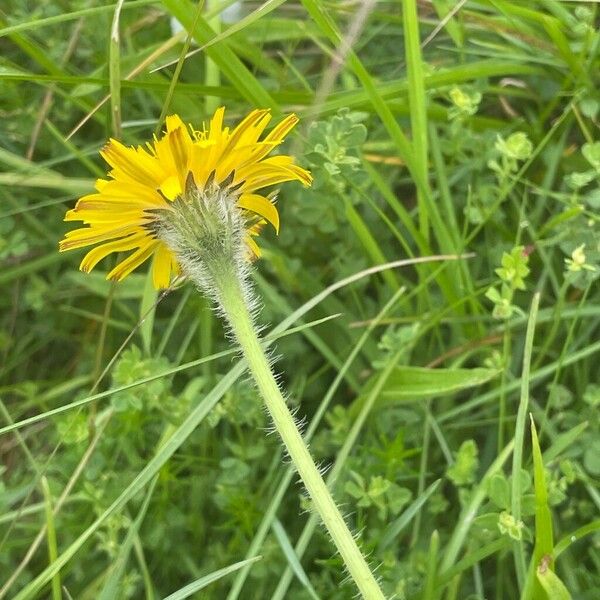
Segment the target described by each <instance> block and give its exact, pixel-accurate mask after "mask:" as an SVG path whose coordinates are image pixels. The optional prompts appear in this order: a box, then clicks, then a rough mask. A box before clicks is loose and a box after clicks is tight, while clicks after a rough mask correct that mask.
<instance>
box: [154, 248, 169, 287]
mask: <svg viewBox="0 0 600 600" xmlns="http://www.w3.org/2000/svg"><path fill="white" fill-rule="evenodd" d="M173 258H174V257H173V253H172V252H171V251H170V250H169V249H168V248H167V247H166V246H165V245H164V244H162V243H161V244H159V245H158V247H157V249H156V252H155V253H154V262H153V264H152V282H153V283H154V287H155V288H156V289H157V290H164V289H166V288H168V287H169V285H170V283H171V269H172V265H173Z"/></svg>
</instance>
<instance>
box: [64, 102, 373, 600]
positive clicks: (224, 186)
mask: <svg viewBox="0 0 600 600" xmlns="http://www.w3.org/2000/svg"><path fill="white" fill-rule="evenodd" d="M270 118H271V117H270V114H269V111H267V110H255V111H252V112H251V113H250V114H249V115H248V116H247V117H246V118H245V119H243V120H242V121H241V122H240V123H239V124H238V125H237V127H235V128H234V129H233V130H231V131H230V129H229V128H227V127H223V109H219V110H217V111H216V113H215V115H214V116H213V118H212V119H211V121H210V124H209V127H208V128H207V129H204V130H203V131H194V130H193V129H191V128H189V127H187V126H185V125H184V124H183V122H182V121H181V119H179V117H177V116H172V117H168V118H167V131H166V132H165V134H164V136H163V137H162V138H161V139H156V138H155V139H154V141H153V142H152V143H150V144H147V146H146V148H143V147H137V148H132V147H126V146H123V145H122V144H120V143H119V142H117V141H115V140H111V141H110V142H109V144H108V145H107V146H106V147H105V148H104V150H103V153H102V155H103V157H104V158H105V159H106V160H107V162H109V163H110V165H111V166H112V170H111V171H110V172H109V176H110V179H109V180H103V179H100V180H98V182H97V184H96V189H97V193H94V194H90V195H89V196H84V197H83V198H81V199H80V200H79V201H78V203H77V205H76V207H75V208H74V209H73V210H71V211H69V212H68V213H67V216H66V217H65V220H68V221H83V222H84V223H85V224H87V225H88V227H83V228H80V229H77V230H74V231H70V232H69V233H67V235H66V236H65V239H64V240H62V242H61V244H60V250H61V251H65V250H71V249H76V248H81V247H84V246H89V245H96V247H94V248H93V249H92V250H90V251H89V252H88V253H87V254H86V256H85V257H84V258H83V261H82V262H81V265H80V268H81V269H82V270H83V271H86V272H87V271H90V270H91V269H93V268H94V267H95V266H96V265H97V264H98V263H99V262H100V261H101V260H102V259H103V258H104V257H106V256H107V255H109V254H111V253H116V252H127V251H132V252H131V253H130V254H129V256H127V257H126V258H125V259H124V260H122V261H121V262H120V263H118V264H117V265H116V266H115V267H114V268H113V269H112V270H111V271H110V272H109V273H108V275H107V278H109V279H116V280H121V279H123V278H124V277H127V276H128V275H129V273H131V272H132V271H133V270H134V269H136V268H137V267H138V266H140V265H141V264H142V263H143V262H145V261H146V260H147V259H148V258H150V257H153V259H154V260H153V265H152V278H153V282H154V285H155V287H156V288H159V289H160V288H166V287H168V286H169V284H170V281H171V279H172V276H173V275H177V274H180V273H181V274H183V275H186V276H187V277H188V278H189V279H190V280H191V281H193V282H194V284H195V285H196V286H197V287H198V288H199V289H200V290H202V291H203V292H204V293H206V294H207V295H208V296H210V297H211V298H212V300H213V302H214V303H215V306H216V307H217V309H218V310H219V312H220V313H221V315H222V316H223V317H224V318H225V320H226V322H227V323H228V325H229V328H230V331H231V333H232V335H233V336H234V338H235V339H236V340H237V342H238V343H239V345H240V347H241V349H242V353H243V356H244V358H245V360H246V363H247V365H248V369H249V370H250V372H251V374H252V376H253V377H254V380H255V381H256V385H257V387H258V389H259V391H260V393H261V395H262V397H263V400H264V402H265V405H266V407H267V410H268V412H269V414H270V416H271V418H272V420H273V423H274V425H275V428H276V430H277V432H278V433H279V435H280V436H281V439H282V441H283V443H284V445H285V448H286V450H287V452H288V454H289V456H290V458H291V461H292V463H293V465H294V467H295V468H296V470H297V471H298V474H299V475H300V478H301V479H302V481H303V483H304V485H305V486H306V489H307V490H308V493H309V495H310V497H311V499H312V502H313V505H314V507H315V509H316V511H317V512H318V513H319V515H320V516H321V519H322V520H323V523H324V525H325V527H326V528H327V530H328V531H329V533H330V535H331V538H332V539H333V541H334V543H335V545H336V546H337V548H338V550H339V553H340V555H341V556H342V559H343V561H344V563H345V565H346V568H347V569H348V572H349V573H350V575H351V577H352V578H353V579H354V581H355V583H356V585H357V587H358V589H359V590H360V592H361V594H362V596H363V597H364V598H365V599H366V600H383V599H384V596H383V593H382V592H381V589H380V587H379V585H378V583H377V581H376V580H375V577H374V576H373V574H372V572H371V570H370V568H369V566H368V564H367V562H366V560H365V558H364V557H363V555H362V554H361V552H360V549H359V548H358V545H357V544H356V541H355V539H354V538H353V536H352V534H351V532H350V530H349V529H348V527H347V525H346V523H345V522H344V519H343V517H342V515H341V514H340V512H339V510H338V508H337V506H336V505H335V502H334V500H333V498H332V496H331V494H330V492H329V490H328V489H327V486H326V484H325V482H324V481H323V478H322V477H321V474H320V473H319V470H318V468H317V467H316V465H315V463H314V461H313V459H312V457H311V455H310V453H309V451H308V448H307V446H306V444H305V442H304V440H303V438H302V435H301V433H300V431H299V430H298V427H297V425H296V423H295V421H294V418H293V416H292V414H291V412H290V410H289V408H288V406H287V403H286V401H285V399H284V397H283V395H282V393H281V390H280V389H279V386H278V385H277V382H276V380H275V377H274V375H273V371H272V370H271V366H270V364H269V360H268V358H267V356H266V355H265V353H264V351H263V348H262V345H261V343H260V338H259V335H258V333H257V330H256V327H255V324H254V319H253V316H252V315H253V312H254V308H255V306H256V301H255V299H254V296H253V293H252V289H251V286H250V284H249V282H248V276H249V265H250V263H251V261H252V260H253V259H254V258H257V257H258V256H259V249H258V246H257V244H256V242H255V241H254V237H255V236H257V235H258V233H259V232H260V230H261V229H262V227H263V226H264V225H265V224H267V223H270V224H271V225H273V227H274V228H275V229H276V230H277V229H278V227H279V215H278V213H277V209H276V208H275V205H274V203H273V197H272V196H270V195H269V196H263V195H260V194H257V191H258V190H262V189H263V188H265V187H268V186H271V185H276V184H279V183H282V182H284V181H293V180H297V181H301V182H302V183H304V184H305V185H309V184H310V183H311V181H312V180H311V177H310V174H309V173H308V172H307V171H305V170H304V169H302V168H301V167H298V166H297V165H295V164H294V161H293V159H292V158H291V157H290V156H285V155H280V156H272V157H269V156H268V155H269V154H270V153H271V151H272V150H273V149H274V148H275V147H276V146H278V145H279V144H280V143H281V142H282V141H283V139H284V138H285V136H286V135H287V133H288V132H289V131H290V130H291V129H292V128H293V127H294V125H295V124H296V122H297V119H296V117H295V116H294V115H290V116H288V117H286V118H285V119H283V120H282V121H281V122H280V123H279V124H278V125H276V126H275V127H274V128H273V129H272V130H271V132H270V133H269V134H268V135H267V136H265V137H264V138H263V139H262V140H261V139H260V138H261V135H262V134H263V132H264V130H265V128H266V126H267V124H268V123H269V120H270Z"/></svg>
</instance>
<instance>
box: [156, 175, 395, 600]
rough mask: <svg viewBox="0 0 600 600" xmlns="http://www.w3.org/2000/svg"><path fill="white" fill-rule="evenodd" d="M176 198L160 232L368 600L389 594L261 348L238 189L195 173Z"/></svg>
mask: <svg viewBox="0 0 600 600" xmlns="http://www.w3.org/2000/svg"><path fill="white" fill-rule="evenodd" d="M177 202H178V203H180V206H179V208H178V209H177V210H174V211H173V213H164V215H163V216H162V217H161V220H160V223H161V225H160V227H159V228H158V236H159V237H160V238H161V239H162V240H163V241H164V242H165V243H166V244H167V245H168V246H169V247H170V248H171V249H172V250H173V251H174V252H175V254H176V256H177V257H178V259H179V262H180V264H181V267H182V270H183V272H184V273H185V274H187V276H188V277H189V278H190V279H191V280H192V281H194V283H195V284H196V285H197V286H198V287H199V288H200V289H202V290H203V291H205V292H207V293H208V294H210V295H211V297H212V298H213V300H214V302H215V305H216V306H217V307H218V309H219V311H220V312H221V313H222V315H223V316H224V318H225V319H226V321H227V323H228V324H229V327H230V329H231V332H232V334H233V336H234V337H235V339H236V340H237V342H238V343H239V345H240V347H241V349H242V353H243V355H244V358H245V359H246V362H247V364H248V368H249V370H250V372H251V374H252V376H253V377H254V380H255V382H256V385H257V387H258V389H259V391H260V393H261V395H262V397H263V399H264V402H265V404H266V407H267V409H268V411H269V414H270V416H271V418H272V420H273V423H274V425H275V428H276V430H277V432H278V433H279V435H280V436H281V439H282V440H283V443H284V445H285V448H286V450H287V452H288V454H289V456H290V458H291V460H292V463H293V464H294V466H295V468H296V469H297V471H298V473H299V475H300V477H301V479H302V481H303V482H304V485H305V486H306V489H307V490H308V492H309V495H310V497H311V499H312V501H313V504H314V506H315V508H316V510H317V511H318V513H319V514H320V516H321V518H322V520H323V523H324V524H325V526H326V527H327V529H328V531H329V533H330V534H331V537H332V539H333V541H334V542H335V544H336V546H337V548H338V550H339V552H340V554H341V555H342V558H343V560H344V562H345V564H346V566H347V568H348V571H349V572H350V574H351V576H352V577H353V579H354V580H355V582H356V584H357V586H358V588H359V589H360V591H361V593H362V595H363V596H364V598H367V599H369V600H371V599H374V600H375V599H379V598H383V597H384V596H383V594H382V592H381V590H380V589H379V586H378V584H377V582H376V581H375V579H374V577H373V575H372V573H371V571H370V569H369V567H368V565H367V562H366V561H365V559H364V557H363V556H362V554H361V552H360V550H359V548H358V546H357V544H356V542H355V540H354V538H353V536H352V534H351V533H350V531H349V530H348V527H347V526H346V523H345V522H344V519H343V518H342V516H341V514H340V512H339V510H338V508H337V507H336V505H335V502H334V500H333V498H332V497H331V494H330V493H329V490H328V488H327V486H326V485H325V482H324V481H323V479H322V477H321V474H320V473H319V470H318V469H317V467H316V465H315V463H314V461H313V459H312V457H311V455H310V453H309V451H308V448H307V446H306V444H305V443H304V440H303V439H302V436H301V434H300V432H299V431H298V427H297V426H296V423H295V421H294V418H293V416H292V414H291V413H290V410H289V408H288V405H287V403H286V402H285V399H284V397H283V395H282V393H281V390H280V389H279V386H278V385H277V383H276V380H275V377H274V375H273V372H272V370H271V367H270V364H269V360H268V358H267V357H266V356H265V353H264V351H263V348H262V346H261V343H260V340H259V337H258V334H257V332H256V328H255V325H254V321H253V318H252V312H253V311H252V308H253V307H254V306H255V300H254V298H253V294H252V290H251V288H250V286H249V284H248V281H247V276H248V267H247V264H248V263H247V261H246V260H244V257H245V255H247V249H246V247H245V244H244V236H243V231H244V219H243V216H242V213H241V211H240V210H239V208H238V207H237V202H236V192H235V190H234V189H233V188H230V189H229V190H227V189H226V188H223V187H219V186H215V185H213V186H212V187H211V188H210V189H206V188H205V189H203V190H198V189H195V188H194V185H193V183H192V181H191V178H190V180H189V182H188V186H186V193H185V195H184V196H183V197H182V198H181V199H180V200H178V201H177Z"/></svg>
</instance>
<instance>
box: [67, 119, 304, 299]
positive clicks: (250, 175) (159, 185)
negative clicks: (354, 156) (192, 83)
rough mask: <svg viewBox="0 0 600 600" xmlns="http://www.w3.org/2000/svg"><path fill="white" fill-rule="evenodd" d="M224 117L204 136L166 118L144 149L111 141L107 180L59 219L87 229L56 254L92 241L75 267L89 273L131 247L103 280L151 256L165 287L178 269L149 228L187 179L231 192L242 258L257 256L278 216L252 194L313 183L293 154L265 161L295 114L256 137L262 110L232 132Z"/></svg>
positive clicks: (105, 155) (155, 277)
mask: <svg viewBox="0 0 600 600" xmlns="http://www.w3.org/2000/svg"><path fill="white" fill-rule="evenodd" d="M224 112H225V111H224V109H223V108H219V109H218V110H217V111H216V112H215V114H214V116H213V117H212V119H211V121H210V124H209V127H208V131H206V130H205V131H194V130H192V129H191V128H189V127H187V126H186V125H184V123H183V122H182V120H181V119H180V118H179V117H178V116H177V115H173V116H170V117H167V121H166V127H167V131H166V132H165V133H164V135H163V136H162V137H161V138H160V139H158V138H156V137H155V138H154V141H152V142H150V143H148V144H146V147H145V148H144V147H142V146H138V147H136V148H134V147H131V146H130V147H128V146H124V145H123V144H121V143H120V142H118V141H117V140H113V139H111V140H110V141H109V142H108V144H107V145H106V146H105V147H104V149H103V150H102V151H101V152H100V154H101V155H102V157H103V158H104V160H106V162H107V163H108V164H109V165H110V166H111V167H112V170H111V171H110V172H109V174H108V175H109V179H107V180H106V179H99V180H98V181H97V182H96V190H97V193H95V194H90V195H88V196H84V197H83V198H80V199H79V200H78V202H77V204H76V206H75V208H74V209H72V210H70V211H68V212H67V214H66V216H65V221H83V222H84V223H85V224H86V225H89V227H84V228H81V229H76V230H74V231H70V232H68V233H67V234H66V235H65V238H64V239H63V240H62V241H61V242H60V246H59V248H60V251H61V252H63V251H65V250H73V249H76V248H83V247H85V246H91V245H96V244H98V245H97V246H96V247H95V248H93V249H92V250H90V251H89V252H88V253H87V254H86V255H85V257H84V258H83V260H82V262H81V265H80V269H81V270H82V271H84V272H89V271H91V270H92V269H93V268H94V267H95V266H96V265H97V264H98V262H99V261H100V260H102V259H103V258H105V257H106V256H108V255H109V254H111V253H113V252H126V251H132V250H133V252H131V253H130V254H129V256H127V257H126V258H125V259H124V260H122V261H121V262H120V263H119V264H118V265H117V266H116V267H115V268H114V269H113V270H112V271H110V273H108V275H107V279H114V280H116V281H119V280H121V279H123V278H124V277H127V275H129V274H130V273H131V272H132V271H133V270H134V269H136V268H137V267H139V266H140V265H141V264H142V263H143V262H145V261H146V260H147V259H148V258H150V257H151V256H153V257H154V264H153V268H152V276H153V281H154V286H155V287H156V288H157V289H160V288H166V287H168V286H169V283H170V281H171V277H172V275H175V274H177V273H179V264H178V261H177V259H176V257H175V255H174V254H173V252H172V251H171V250H170V249H169V248H168V247H167V245H166V244H165V243H164V242H163V241H161V240H160V239H157V236H156V228H155V227H154V226H153V225H154V224H155V221H156V219H157V214H158V213H159V212H160V211H162V210H173V206H172V205H173V202H174V201H175V200H176V199H177V198H178V197H180V196H181V195H182V194H183V193H184V192H185V190H186V182H187V181H189V180H190V179H189V177H190V176H191V178H193V182H194V184H195V185H196V186H197V187H198V188H199V189H202V188H203V187H204V185H205V184H206V183H207V182H209V181H214V183H216V184H217V185H218V184H221V183H223V182H225V183H226V185H228V186H230V187H231V188H232V189H234V190H236V194H235V197H236V198H237V206H238V207H239V208H240V210H241V211H242V213H243V215H244V217H245V221H246V224H247V226H246V235H245V241H246V245H247V248H248V256H249V258H253V257H258V256H259V249H258V246H257V244H256V242H255V241H254V239H252V238H253V237H254V236H256V235H258V233H259V231H260V229H261V227H262V225H263V224H264V223H266V222H268V223H270V224H271V225H272V226H273V227H274V228H275V230H276V231H278V230H279V214H278V212H277V208H276V207H275V205H274V204H273V202H272V200H271V199H270V198H269V197H267V196H263V195H261V194H258V193H257V192H258V191H259V190H262V189H263V188H265V187H267V186H271V185H277V184H279V183H283V182H284V181H292V180H298V181H301V182H302V183H303V184H304V185H310V183H311V181H312V178H311V176H310V173H309V172H308V171H306V170H304V169H302V168H300V167H298V166H297V165H295V164H294V159H293V158H292V157H291V156H285V155H278V156H271V157H269V156H268V155H269V154H270V153H271V151H272V150H273V149H274V148H276V147H277V146H278V145H279V144H281V142H283V140H284V139H285V137H286V135H287V134H288V133H289V132H290V131H291V129H292V128H293V127H294V126H295V125H296V123H297V122H298V119H297V117H296V116H295V115H289V116H288V117H286V118H284V119H283V120H282V121H281V122H280V123H279V124H278V125H277V126H276V127H274V128H273V129H272V130H271V132H270V133H269V134H267V135H266V136H265V137H264V138H263V139H262V140H259V138H260V137H261V135H262V134H263V132H264V130H265V128H266V127H267V125H268V123H269V121H270V120H271V115H270V113H269V111H268V110H254V111H252V112H251V113H250V114H249V115H248V116H247V117H246V118H245V119H243V120H242V121H241V122H240V123H239V124H238V125H237V127H235V128H234V129H233V130H232V131H230V129H229V128H228V127H224V126H223V115H224Z"/></svg>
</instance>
